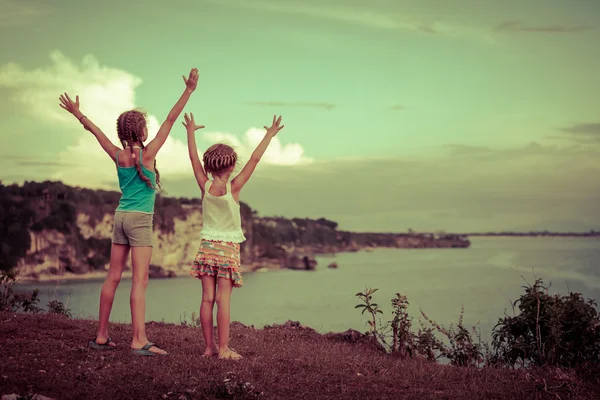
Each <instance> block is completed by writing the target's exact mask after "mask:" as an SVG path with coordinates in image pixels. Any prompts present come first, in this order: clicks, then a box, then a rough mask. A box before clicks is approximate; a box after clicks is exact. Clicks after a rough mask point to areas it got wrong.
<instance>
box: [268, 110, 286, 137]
mask: <svg viewBox="0 0 600 400" xmlns="http://www.w3.org/2000/svg"><path fill="white" fill-rule="evenodd" d="M279 124H281V115H280V116H279V118H277V116H276V115H273V124H272V125H271V126H270V127H267V126H266V125H265V129H266V130H267V135H269V136H270V137H273V136H275V135H277V133H279V131H280V130H282V129H283V127H284V126H285V125H281V126H280V125H279Z"/></svg>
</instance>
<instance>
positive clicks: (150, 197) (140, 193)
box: [116, 149, 156, 214]
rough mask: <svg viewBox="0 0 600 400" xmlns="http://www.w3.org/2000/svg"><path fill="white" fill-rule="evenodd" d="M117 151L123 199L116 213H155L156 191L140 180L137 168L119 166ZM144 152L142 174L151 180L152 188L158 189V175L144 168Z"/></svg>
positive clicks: (118, 172) (118, 174)
mask: <svg viewBox="0 0 600 400" xmlns="http://www.w3.org/2000/svg"><path fill="white" fill-rule="evenodd" d="M120 152H121V150H119V151H117V157H116V158H117V176H118V177H119V187H120V188H121V193H123V194H122V195H121V199H120V200H119V206H118V207H117V210H116V211H124V212H141V213H147V214H153V213H154V200H155V199H156V190H155V189H153V188H151V187H150V186H148V184H147V183H146V182H144V181H143V180H142V178H140V176H139V175H138V172H137V169H136V168H135V166H132V167H121V166H120V165H119V153H120ZM142 160H143V158H142V150H141V149H140V164H141V168H142V173H143V174H144V175H146V176H147V177H148V179H150V182H152V186H154V187H156V173H155V172H154V171H150V170H149V169H148V168H146V167H144V164H143V163H142Z"/></svg>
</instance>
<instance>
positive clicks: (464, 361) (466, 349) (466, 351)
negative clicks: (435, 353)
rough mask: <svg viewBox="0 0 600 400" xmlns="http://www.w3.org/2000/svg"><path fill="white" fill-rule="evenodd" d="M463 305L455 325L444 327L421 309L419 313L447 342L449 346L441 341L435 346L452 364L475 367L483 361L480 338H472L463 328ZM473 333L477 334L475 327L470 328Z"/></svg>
mask: <svg viewBox="0 0 600 400" xmlns="http://www.w3.org/2000/svg"><path fill="white" fill-rule="evenodd" d="M464 311H465V309H464V307H463V308H461V310H460V315H459V317H458V324H457V325H456V327H454V326H452V325H451V326H450V327H449V328H447V329H446V328H444V327H442V326H440V325H439V324H437V323H436V322H434V321H432V320H431V319H430V318H429V317H428V316H427V315H425V313H424V312H423V311H421V315H422V316H423V318H425V320H426V321H427V322H428V323H429V324H430V325H431V326H432V327H433V328H435V330H437V331H438V332H440V333H441V334H443V335H444V336H445V337H446V338H447V339H448V342H449V346H446V345H443V344H442V345H441V346H440V344H441V342H439V343H436V347H438V350H439V351H440V352H441V353H442V355H443V356H444V357H446V358H448V359H449V360H450V363H451V364H452V365H456V366H459V367H476V366H479V365H480V364H481V363H482V362H483V354H482V352H481V350H482V344H481V340H479V341H477V342H476V341H475V340H473V336H471V332H469V330H468V329H467V328H465V326H464V324H463V316H464ZM472 332H473V334H475V335H476V336H477V333H476V327H475V326H474V327H473V328H472Z"/></svg>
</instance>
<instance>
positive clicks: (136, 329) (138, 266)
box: [129, 247, 166, 354]
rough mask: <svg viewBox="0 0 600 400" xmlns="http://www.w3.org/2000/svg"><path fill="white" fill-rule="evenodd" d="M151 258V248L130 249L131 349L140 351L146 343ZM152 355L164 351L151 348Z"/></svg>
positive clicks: (154, 347)
mask: <svg viewBox="0 0 600 400" xmlns="http://www.w3.org/2000/svg"><path fill="white" fill-rule="evenodd" d="M151 258H152V247H132V248H131V263H132V265H133V277H132V282H131V295H130V298H129V300H130V304H131V325H132V329H133V340H132V342H131V348H132V349H141V348H142V347H144V346H145V345H146V344H147V343H148V342H149V340H148V338H147V337H146V287H147V286H148V269H149V268H150V259H151ZM149 350H150V351H152V352H154V353H161V354H165V353H166V351H164V350H162V349H159V348H158V347H156V346H152V347H150V349H149Z"/></svg>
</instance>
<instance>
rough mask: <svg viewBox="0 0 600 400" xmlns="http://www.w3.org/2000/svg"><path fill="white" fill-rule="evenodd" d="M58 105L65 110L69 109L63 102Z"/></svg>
mask: <svg viewBox="0 0 600 400" xmlns="http://www.w3.org/2000/svg"><path fill="white" fill-rule="evenodd" d="M59 106H61V107H62V108H64V109H65V110H67V111H69V109H68V108H67V107H65V105H64V104H59Z"/></svg>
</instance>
